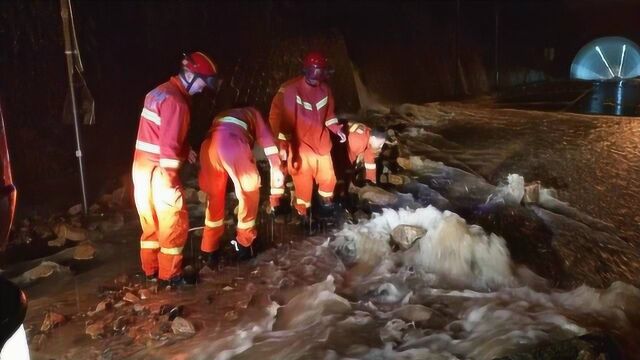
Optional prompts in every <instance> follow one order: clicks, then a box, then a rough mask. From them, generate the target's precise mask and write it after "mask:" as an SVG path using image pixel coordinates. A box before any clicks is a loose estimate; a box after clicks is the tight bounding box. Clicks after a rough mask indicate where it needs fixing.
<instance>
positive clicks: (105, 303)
mask: <svg viewBox="0 0 640 360" xmlns="http://www.w3.org/2000/svg"><path fill="white" fill-rule="evenodd" d="M112 308H113V302H112V301H111V300H109V299H107V300H102V301H100V302H99V303H98V305H96V309H95V310H93V311H90V312H89V313H88V315H89V316H93V315H95V314H97V313H100V312H103V311H107V310H111V309H112Z"/></svg>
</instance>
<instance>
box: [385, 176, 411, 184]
mask: <svg viewBox="0 0 640 360" xmlns="http://www.w3.org/2000/svg"><path fill="white" fill-rule="evenodd" d="M380 182H382V183H387V184H393V185H404V184H408V183H410V182H411V179H410V178H409V177H408V176H405V175H396V174H383V175H382V176H380Z"/></svg>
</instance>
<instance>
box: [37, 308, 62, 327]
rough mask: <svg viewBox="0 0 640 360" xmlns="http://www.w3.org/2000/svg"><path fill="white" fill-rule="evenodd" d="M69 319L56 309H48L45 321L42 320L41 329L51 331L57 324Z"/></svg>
mask: <svg viewBox="0 0 640 360" xmlns="http://www.w3.org/2000/svg"><path fill="white" fill-rule="evenodd" d="M66 321H67V318H66V317H65V316H64V315H62V314H60V313H57V312H55V311H47V313H46V314H45V315H44V321H43V322H42V326H41V327H40V331H44V332H46V331H49V330H51V329H53V328H55V327H57V326H60V325H62V324H64V323H65V322H66Z"/></svg>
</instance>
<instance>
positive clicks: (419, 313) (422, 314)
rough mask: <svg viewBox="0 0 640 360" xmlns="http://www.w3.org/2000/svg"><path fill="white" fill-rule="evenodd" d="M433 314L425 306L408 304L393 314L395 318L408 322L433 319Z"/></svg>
mask: <svg viewBox="0 0 640 360" xmlns="http://www.w3.org/2000/svg"><path fill="white" fill-rule="evenodd" d="M432 314H433V312H432V311H431V310H430V309H429V308H428V307H426V306H424V305H416V304H408V305H404V306H402V307H400V308H398V309H396V310H394V311H393V312H392V315H393V316H394V317H398V318H400V319H402V320H404V321H406V322H420V321H427V320H429V319H431V315H432Z"/></svg>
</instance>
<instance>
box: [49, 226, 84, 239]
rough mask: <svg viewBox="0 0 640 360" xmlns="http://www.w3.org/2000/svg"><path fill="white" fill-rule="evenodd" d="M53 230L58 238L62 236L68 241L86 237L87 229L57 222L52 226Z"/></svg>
mask: <svg viewBox="0 0 640 360" xmlns="http://www.w3.org/2000/svg"><path fill="white" fill-rule="evenodd" d="M54 232H55V233H56V235H57V236H58V238H64V239H67V240H70V241H75V242H80V241H85V240H86V239H87V230H85V229H83V228H80V227H77V226H72V225H69V224H65V223H58V224H57V225H56V226H55V227H54Z"/></svg>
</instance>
